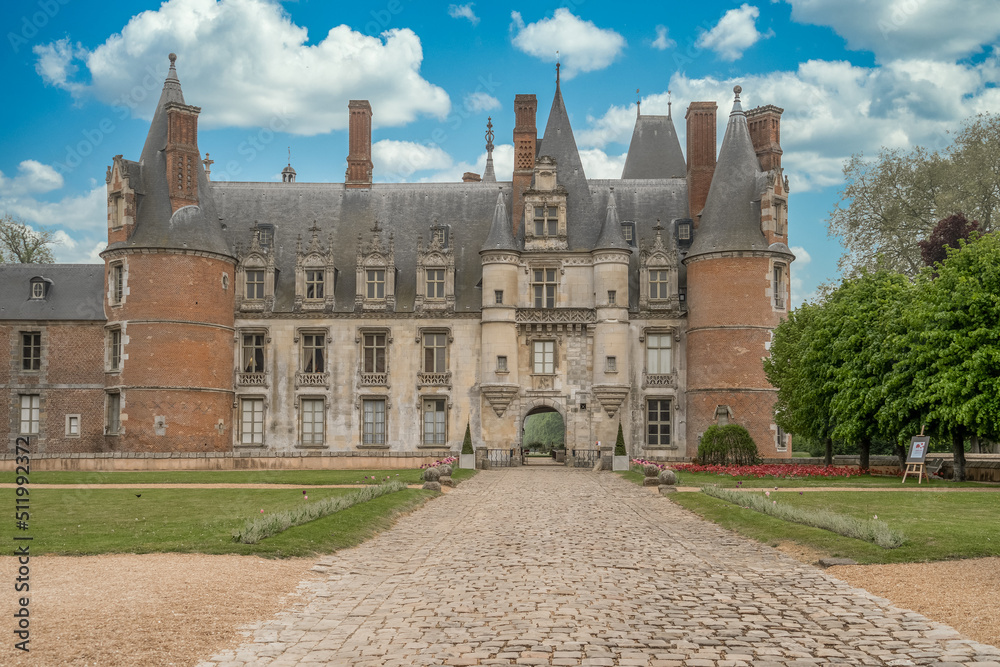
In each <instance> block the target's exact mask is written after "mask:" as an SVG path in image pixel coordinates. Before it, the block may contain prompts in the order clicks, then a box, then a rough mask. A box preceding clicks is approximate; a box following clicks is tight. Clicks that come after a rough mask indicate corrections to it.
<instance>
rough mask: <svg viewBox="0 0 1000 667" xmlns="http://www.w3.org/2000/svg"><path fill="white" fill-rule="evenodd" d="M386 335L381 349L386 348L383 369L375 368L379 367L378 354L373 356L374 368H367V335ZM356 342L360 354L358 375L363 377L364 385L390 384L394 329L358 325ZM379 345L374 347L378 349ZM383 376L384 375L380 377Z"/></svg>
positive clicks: (355, 336) (362, 383)
mask: <svg viewBox="0 0 1000 667" xmlns="http://www.w3.org/2000/svg"><path fill="white" fill-rule="evenodd" d="M372 335H374V336H378V335H383V336H385V342H384V344H383V346H382V348H381V349H383V350H384V360H383V370H381V371H379V370H375V369H377V368H378V358H377V354H376V355H375V357H374V358H373V362H374V363H373V367H372V368H373V370H366V368H367V366H366V365H365V361H366V360H365V350H366V349H367V348H366V346H365V337H366V336H372ZM354 343H355V345H357V350H358V352H357V354H358V375H359V376H360V378H361V385H362V386H388V385H389V377H390V375H389V374H390V372H391V370H392V366H391V361H392V355H391V354H390V352H391V349H392V343H393V337H392V329H391V328H389V327H358V328H357V329H356V330H355V335H354ZM377 348H378V346H374V347H373V349H377ZM378 376H382V377H378Z"/></svg>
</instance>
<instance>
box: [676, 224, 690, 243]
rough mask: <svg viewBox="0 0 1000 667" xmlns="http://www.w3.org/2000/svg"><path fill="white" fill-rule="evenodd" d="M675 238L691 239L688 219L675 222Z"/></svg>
mask: <svg viewBox="0 0 1000 667" xmlns="http://www.w3.org/2000/svg"><path fill="white" fill-rule="evenodd" d="M677 239H678V240H679V241H690V240H691V223H690V222H688V221H684V222H679V223H677Z"/></svg>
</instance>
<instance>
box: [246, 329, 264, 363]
mask: <svg viewBox="0 0 1000 667" xmlns="http://www.w3.org/2000/svg"><path fill="white" fill-rule="evenodd" d="M243 372H244V373H263V372H264V334H260V333H252V334H243Z"/></svg>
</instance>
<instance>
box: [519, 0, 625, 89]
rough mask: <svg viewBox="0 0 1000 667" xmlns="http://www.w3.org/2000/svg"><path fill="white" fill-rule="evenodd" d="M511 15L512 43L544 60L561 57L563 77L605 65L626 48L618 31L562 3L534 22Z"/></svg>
mask: <svg viewBox="0 0 1000 667" xmlns="http://www.w3.org/2000/svg"><path fill="white" fill-rule="evenodd" d="M510 16H511V20H512V23H511V41H512V42H513V44H514V46H515V47H516V48H517V49H518V50H520V51H523V52H524V53H527V54H528V55H530V56H534V57H535V58H538V59H540V60H543V61H545V62H556V60H557V59H558V60H561V61H562V64H563V68H562V76H563V77H565V78H566V79H572V78H573V77H574V76H576V75H577V74H579V73H581V72H593V71H594V70H600V69H604V68H605V67H607V66H608V65H610V64H611V63H612V62H614V60H615V58H617V57H618V55H619V54H620V53H621V52H622V50H623V49H624V48H625V38H624V37H622V36H621V35H619V34H618V33H617V32H615V31H614V30H610V29H602V28H598V27H597V26H596V25H594V23H593V22H592V21H584V20H583V19H580V18H578V17H577V16H575V15H573V13H572V12H570V11H569V10H568V9H566V8H565V7H560V8H558V9H556V11H555V13H554V14H553V15H552V16H551V17H550V18H546V19H542V20H541V21H537V22H536V23H528V24H525V23H524V19H523V18H522V17H521V14H520V12H511V15H510ZM556 51H558V52H559V55H558V56H557V55H556Z"/></svg>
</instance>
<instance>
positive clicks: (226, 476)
mask: <svg viewBox="0 0 1000 667" xmlns="http://www.w3.org/2000/svg"><path fill="white" fill-rule="evenodd" d="M475 474H476V471H475V470H465V469H460V468H454V469H453V470H452V473H451V478H452V479H453V480H454V481H455V482H456V483H457V482H461V481H462V480H466V479H469V478H470V477H472V476H473V475H475ZM422 475H423V470H419V469H413V468H407V469H404V470H166V471H154V472H144V471H136V472H132V471H123V472H77V471H61V470H59V471H36V472H33V473H31V483H32V484H33V485H35V484H309V485H313V484H378V483H379V482H380V481H384V480H385V478H386V477H389V478H390V479H398V480H400V481H401V482H405V483H407V484H422V483H423V477H422ZM3 477H7V478H9V479H3ZM365 477H375V479H374V480H373V479H365ZM0 481H9V482H13V481H14V473H9V474H8V475H4V476H0Z"/></svg>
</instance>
